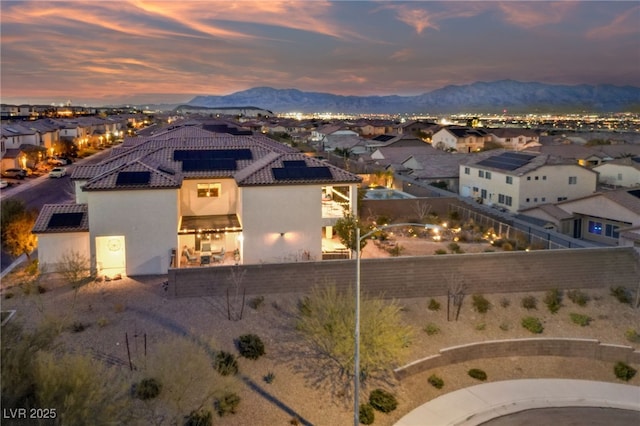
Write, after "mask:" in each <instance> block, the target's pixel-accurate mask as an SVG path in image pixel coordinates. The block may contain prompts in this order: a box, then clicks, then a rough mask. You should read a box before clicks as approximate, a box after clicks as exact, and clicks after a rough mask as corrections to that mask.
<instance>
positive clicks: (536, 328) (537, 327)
mask: <svg viewBox="0 0 640 426" xmlns="http://www.w3.org/2000/svg"><path fill="white" fill-rule="evenodd" d="M521 324H522V326H523V327H524V328H526V329H527V330H529V331H530V332H532V333H534V334H540V333H542V332H543V331H544V327H543V325H542V323H541V322H540V320H539V319H538V318H536V317H524V318H522V323H521Z"/></svg>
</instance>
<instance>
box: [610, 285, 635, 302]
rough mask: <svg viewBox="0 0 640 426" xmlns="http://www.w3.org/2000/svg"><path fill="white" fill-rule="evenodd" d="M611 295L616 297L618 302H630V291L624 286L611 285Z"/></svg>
mask: <svg viewBox="0 0 640 426" xmlns="http://www.w3.org/2000/svg"><path fill="white" fill-rule="evenodd" d="M611 295H612V296H613V297H615V298H616V299H618V302H620V303H626V304H627V305H630V304H631V293H630V292H629V291H628V290H627V289H626V288H624V287H622V286H618V287H611Z"/></svg>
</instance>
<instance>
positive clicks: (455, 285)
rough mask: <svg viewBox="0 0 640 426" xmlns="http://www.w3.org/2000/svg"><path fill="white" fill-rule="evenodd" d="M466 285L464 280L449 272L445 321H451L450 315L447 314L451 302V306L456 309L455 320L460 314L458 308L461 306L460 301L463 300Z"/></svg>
mask: <svg viewBox="0 0 640 426" xmlns="http://www.w3.org/2000/svg"><path fill="white" fill-rule="evenodd" d="M466 289H467V286H466V285H465V283H464V281H463V280H462V279H461V278H460V277H459V276H457V275H455V274H451V276H450V277H449V279H448V280H447V296H448V297H447V321H451V317H450V315H449V311H450V305H451V304H453V307H454V308H455V310H456V316H455V318H456V321H458V317H459V316H460V309H461V308H462V302H463V301H464V296H465V294H466V293H465V292H466Z"/></svg>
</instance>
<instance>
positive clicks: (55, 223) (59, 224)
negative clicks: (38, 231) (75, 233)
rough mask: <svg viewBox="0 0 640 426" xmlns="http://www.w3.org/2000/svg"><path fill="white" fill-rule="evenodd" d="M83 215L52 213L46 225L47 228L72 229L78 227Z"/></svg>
mask: <svg viewBox="0 0 640 426" xmlns="http://www.w3.org/2000/svg"><path fill="white" fill-rule="evenodd" d="M83 217H84V213H54V214H52V215H51V218H50V219H49V223H48V224H47V227H48V228H72V227H77V226H80V224H81V223H82V218H83Z"/></svg>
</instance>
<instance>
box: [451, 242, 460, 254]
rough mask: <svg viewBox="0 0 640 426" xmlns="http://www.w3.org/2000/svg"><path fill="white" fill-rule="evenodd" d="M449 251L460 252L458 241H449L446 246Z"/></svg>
mask: <svg viewBox="0 0 640 426" xmlns="http://www.w3.org/2000/svg"><path fill="white" fill-rule="evenodd" d="M447 247H448V248H449V250H450V251H451V253H462V249H461V248H460V244H458V243H449V245H448V246H447Z"/></svg>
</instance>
